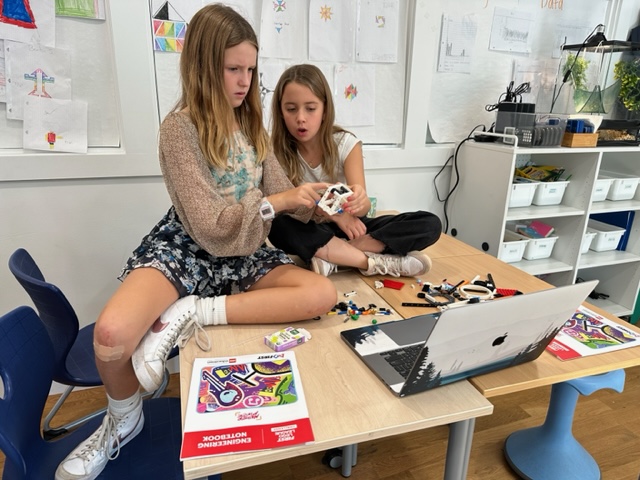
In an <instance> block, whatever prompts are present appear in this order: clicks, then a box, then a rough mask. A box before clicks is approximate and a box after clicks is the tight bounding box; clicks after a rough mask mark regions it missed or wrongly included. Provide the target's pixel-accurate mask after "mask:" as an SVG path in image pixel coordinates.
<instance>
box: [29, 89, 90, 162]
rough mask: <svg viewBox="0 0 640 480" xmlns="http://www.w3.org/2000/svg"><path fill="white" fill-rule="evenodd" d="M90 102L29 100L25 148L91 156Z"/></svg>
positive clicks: (35, 98) (47, 99)
mask: <svg viewBox="0 0 640 480" xmlns="http://www.w3.org/2000/svg"><path fill="white" fill-rule="evenodd" d="M87 107H88V105H87V102H83V101H81V100H56V99H52V98H42V97H27V99H26V100H25V102H24V130H23V137H22V138H23V147H24V148H29V149H32V150H44V151H47V152H71V153H87Z"/></svg>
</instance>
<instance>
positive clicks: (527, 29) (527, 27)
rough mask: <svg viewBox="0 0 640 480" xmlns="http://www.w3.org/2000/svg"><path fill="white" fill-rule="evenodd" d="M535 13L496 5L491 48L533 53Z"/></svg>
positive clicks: (490, 40)
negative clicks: (532, 39) (532, 34)
mask: <svg viewBox="0 0 640 480" xmlns="http://www.w3.org/2000/svg"><path fill="white" fill-rule="evenodd" d="M532 27H533V14H532V13H531V12H523V11H518V10H509V9H506V8H499V7H496V8H495V10H494V11H493V23H492V25H491V38H490V39H489V49H490V50H497V51H501V52H511V53H531V28H532Z"/></svg>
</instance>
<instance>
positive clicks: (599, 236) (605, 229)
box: [587, 220, 625, 252]
mask: <svg viewBox="0 0 640 480" xmlns="http://www.w3.org/2000/svg"><path fill="white" fill-rule="evenodd" d="M587 231H588V232H594V233H595V234H596V235H595V238H594V239H593V241H592V242H591V245H590V246H589V249H590V250H593V251H596V252H606V251H609V250H615V249H616V248H617V247H618V243H620V239H621V238H622V236H623V235H624V232H625V229H624V228H620V227H616V226H615V225H609V224H608V223H604V222H598V221H597V220H589V223H588V224H587Z"/></svg>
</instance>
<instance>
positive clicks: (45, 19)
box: [0, 0, 56, 47]
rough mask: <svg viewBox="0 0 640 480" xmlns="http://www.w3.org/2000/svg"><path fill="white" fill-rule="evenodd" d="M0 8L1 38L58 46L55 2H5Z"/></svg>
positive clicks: (11, 0)
mask: <svg viewBox="0 0 640 480" xmlns="http://www.w3.org/2000/svg"><path fill="white" fill-rule="evenodd" d="M0 7H1V8H0V38H4V39H5V40H15V41H16V42H22V43H34V44H40V45H45V46H47V47H55V46H56V28H55V18H56V12H55V2H54V1H53V0H3V1H0Z"/></svg>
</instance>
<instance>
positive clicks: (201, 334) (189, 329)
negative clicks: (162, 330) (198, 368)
mask: <svg viewBox="0 0 640 480" xmlns="http://www.w3.org/2000/svg"><path fill="white" fill-rule="evenodd" d="M192 335H193V336H195V339H196V345H198V347H200V349H201V350H204V351H205V352H208V351H209V350H211V339H210V338H209V335H207V332H205V330H204V327H203V326H202V325H200V322H198V319H197V318H196V317H195V316H189V320H188V321H187V323H186V325H185V326H184V328H183V329H182V333H181V334H180V336H179V337H178V341H177V344H178V345H179V346H180V348H184V347H185V345H186V344H187V342H188V341H189V339H190V338H191V336H192Z"/></svg>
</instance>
